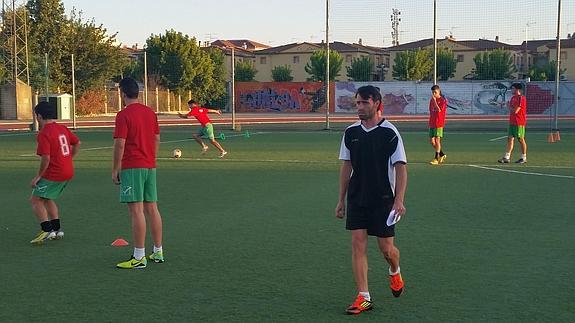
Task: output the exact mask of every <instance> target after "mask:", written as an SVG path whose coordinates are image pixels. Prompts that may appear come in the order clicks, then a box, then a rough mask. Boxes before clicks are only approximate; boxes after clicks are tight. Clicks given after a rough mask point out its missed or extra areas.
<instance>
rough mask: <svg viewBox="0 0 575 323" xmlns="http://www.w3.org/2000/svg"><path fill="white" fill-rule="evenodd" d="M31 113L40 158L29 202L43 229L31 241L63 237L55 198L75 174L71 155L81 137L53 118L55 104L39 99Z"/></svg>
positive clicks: (76, 148)
mask: <svg viewBox="0 0 575 323" xmlns="http://www.w3.org/2000/svg"><path fill="white" fill-rule="evenodd" d="M34 113H35V114H36V117H37V119H38V123H39V124H40V128H41V129H42V130H40V132H39V133H38V136H37V138H36V140H37V142H38V146H37V149H36V154H37V155H38V156H40V157H41V160H40V167H39V169H38V175H36V176H35V177H34V179H32V182H31V183H30V185H31V186H32V188H33V190H32V196H31V197H30V203H31V204H32V210H34V214H35V215H36V218H38V221H39V222H40V227H41V228H42V231H40V233H39V234H38V236H36V238H34V239H33V240H32V241H30V243H32V244H41V243H43V242H44V241H46V240H52V239H61V238H63V237H64V231H62V229H61V228H60V216H59V214H58V206H57V205H56V202H54V200H55V199H57V198H58V197H60V196H61V195H62V193H63V192H64V189H65V188H66V185H68V182H69V181H70V180H71V179H72V177H74V163H73V161H72V159H73V158H74V156H76V154H77V153H78V149H79V147H80V141H79V140H78V137H76V135H74V134H73V133H72V132H70V130H68V128H66V126H63V125H61V124H58V123H57V122H56V119H58V116H57V112H56V107H55V106H54V105H52V104H50V103H48V102H40V103H39V104H38V105H37V106H36V107H35V108H34Z"/></svg>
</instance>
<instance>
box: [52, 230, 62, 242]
mask: <svg viewBox="0 0 575 323" xmlns="http://www.w3.org/2000/svg"><path fill="white" fill-rule="evenodd" d="M53 232H54V238H53V239H54V240H60V239H63V238H64V231H62V230H58V231H53Z"/></svg>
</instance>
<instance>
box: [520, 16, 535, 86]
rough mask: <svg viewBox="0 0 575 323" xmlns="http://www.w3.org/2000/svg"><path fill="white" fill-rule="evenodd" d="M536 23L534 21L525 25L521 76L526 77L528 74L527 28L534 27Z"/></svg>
mask: <svg viewBox="0 0 575 323" xmlns="http://www.w3.org/2000/svg"><path fill="white" fill-rule="evenodd" d="M535 24H536V22H535V21H528V22H527V23H525V53H524V57H525V58H524V60H523V75H524V76H525V77H526V76H527V74H528V73H529V57H528V55H529V50H528V47H527V39H528V34H527V32H528V30H529V27H531V26H533V25H535Z"/></svg>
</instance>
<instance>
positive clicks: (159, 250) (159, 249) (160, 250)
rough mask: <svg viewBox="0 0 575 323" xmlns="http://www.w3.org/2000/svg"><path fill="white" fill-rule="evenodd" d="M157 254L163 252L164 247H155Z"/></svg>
mask: <svg viewBox="0 0 575 323" xmlns="http://www.w3.org/2000/svg"><path fill="white" fill-rule="evenodd" d="M156 252H163V250H162V246H160V247H156V246H154V253H156Z"/></svg>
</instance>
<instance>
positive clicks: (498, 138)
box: [489, 136, 507, 141]
mask: <svg viewBox="0 0 575 323" xmlns="http://www.w3.org/2000/svg"><path fill="white" fill-rule="evenodd" d="M504 138H507V136H501V137H497V138H493V139H489V141H497V140H501V139H504Z"/></svg>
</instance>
